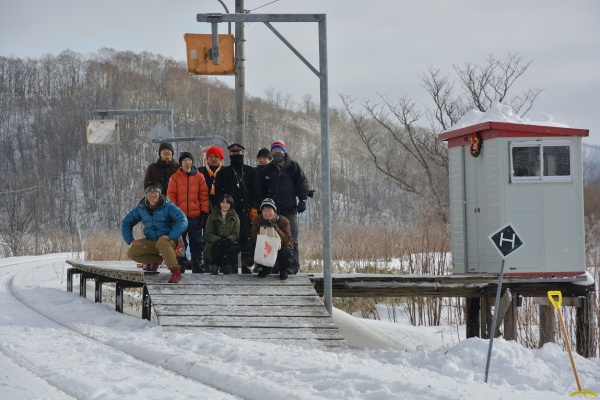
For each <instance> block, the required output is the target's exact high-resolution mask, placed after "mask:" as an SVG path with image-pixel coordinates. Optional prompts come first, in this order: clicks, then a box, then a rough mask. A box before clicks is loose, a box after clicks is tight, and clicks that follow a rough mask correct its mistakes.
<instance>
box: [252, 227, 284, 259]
mask: <svg viewBox="0 0 600 400" xmlns="http://www.w3.org/2000/svg"><path fill="white" fill-rule="evenodd" d="M280 249H281V238H280V237H279V234H278V233H277V231H276V230H275V228H274V227H264V226H261V227H260V233H259V234H258V235H257V236H256V247H255V248H254V262H255V263H256V264H260V265H264V266H265V267H272V266H274V265H275V261H277V252H278V251H279V250H280Z"/></svg>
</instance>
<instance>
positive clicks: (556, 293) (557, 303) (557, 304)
mask: <svg viewBox="0 0 600 400" xmlns="http://www.w3.org/2000/svg"><path fill="white" fill-rule="evenodd" d="M554 296H556V297H557V298H558V300H555V299H554ZM548 298H549V299H550V303H552V305H553V306H554V308H556V309H557V310H558V309H559V308H560V307H561V306H562V292H561V291H560V290H551V291H549V292H548Z"/></svg>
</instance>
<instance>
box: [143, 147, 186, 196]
mask: <svg viewBox="0 0 600 400" xmlns="http://www.w3.org/2000/svg"><path fill="white" fill-rule="evenodd" d="M174 154H175V150H174V149H173V145H172V144H171V143H169V142H163V143H161V144H160V146H158V160H157V161H156V162H155V163H152V164H150V165H149V166H148V168H146V174H145V175H144V187H147V186H148V185H150V184H154V185H160V187H161V188H162V191H163V193H167V189H168V188H169V179H170V178H171V175H173V174H174V173H175V172H177V170H178V169H179V167H180V165H179V164H177V162H175V160H173V155H174Z"/></svg>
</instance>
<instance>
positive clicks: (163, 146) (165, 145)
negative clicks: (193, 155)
mask: <svg viewBox="0 0 600 400" xmlns="http://www.w3.org/2000/svg"><path fill="white" fill-rule="evenodd" d="M164 149H168V150H171V154H175V149H173V145H172V144H171V143H169V142H162V143H161V144H160V146H158V156H159V157H160V152H161V151H163V150H164Z"/></svg>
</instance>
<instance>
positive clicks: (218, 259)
mask: <svg viewBox="0 0 600 400" xmlns="http://www.w3.org/2000/svg"><path fill="white" fill-rule="evenodd" d="M240 250H241V248H240V245H239V244H238V243H236V242H232V241H231V240H229V239H219V240H217V241H216V242H215V244H213V245H212V247H211V249H210V261H211V263H212V264H214V265H233V264H234V263H235V264H237V255H238V253H239V252H240Z"/></svg>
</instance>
